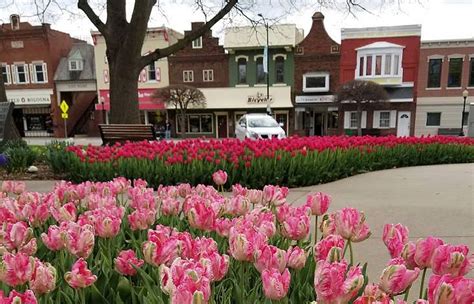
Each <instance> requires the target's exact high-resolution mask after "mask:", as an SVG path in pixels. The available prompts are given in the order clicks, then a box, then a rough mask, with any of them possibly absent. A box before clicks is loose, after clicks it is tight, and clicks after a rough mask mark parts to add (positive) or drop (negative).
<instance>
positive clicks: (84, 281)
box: [64, 258, 97, 289]
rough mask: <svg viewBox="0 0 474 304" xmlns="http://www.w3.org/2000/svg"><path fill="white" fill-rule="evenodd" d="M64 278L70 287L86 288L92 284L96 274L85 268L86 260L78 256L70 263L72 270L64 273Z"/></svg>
mask: <svg viewBox="0 0 474 304" xmlns="http://www.w3.org/2000/svg"><path fill="white" fill-rule="evenodd" d="M64 279H65V280H66V282H67V283H68V284H69V286H71V287H72V288H75V289H77V288H86V287H88V286H91V285H92V284H94V282H95V281H96V280H97V276H95V275H93V274H92V272H91V271H90V270H89V269H88V268H87V262H86V261H84V259H83V258H80V259H79V260H77V261H76V262H75V263H74V264H73V265H72V270H71V271H68V272H66V273H65V274H64Z"/></svg>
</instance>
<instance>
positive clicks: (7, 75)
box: [0, 62, 12, 85]
mask: <svg viewBox="0 0 474 304" xmlns="http://www.w3.org/2000/svg"><path fill="white" fill-rule="evenodd" d="M0 66H1V67H2V71H1V72H2V74H3V83H4V84H5V85H10V84H11V83H12V79H11V77H12V75H11V71H10V65H8V64H7V63H6V62H1V63H0ZM4 68H5V73H4V72H3V69H4Z"/></svg>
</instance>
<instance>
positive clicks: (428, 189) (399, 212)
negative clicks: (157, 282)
mask: <svg viewBox="0 0 474 304" xmlns="http://www.w3.org/2000/svg"><path fill="white" fill-rule="evenodd" d="M52 185H53V182H51V181H47V182H44V181H32V182H28V189H29V190H30V191H42V192H44V191H47V190H49V189H51V188H52ZM314 191H322V192H325V193H328V194H330V195H331V196H332V197H333V203H332V205H331V206H330V211H331V212H332V211H335V210H338V209H340V208H343V207H348V206H351V207H355V208H358V209H359V210H363V211H364V212H365V214H366V216H367V222H368V224H369V226H370V228H371V231H372V236H371V238H369V239H368V240H366V241H364V242H362V243H359V244H355V246H354V250H355V259H356V261H357V262H365V261H370V264H369V271H368V274H369V277H370V278H371V279H372V280H375V281H376V280H378V277H379V276H380V274H381V271H382V269H383V268H384V265H385V264H386V263H387V261H388V259H389V255H388V252H387V250H386V248H385V245H384V244H383V242H382V240H381V237H382V230H383V225H384V224H385V223H402V224H404V225H406V226H408V227H409V229H410V239H412V240H416V239H418V238H421V237H426V236H428V235H433V236H437V237H440V238H442V239H443V240H444V241H445V242H448V243H452V244H460V243H464V244H467V245H468V246H469V247H470V248H471V252H472V251H474V164H455V165H439V166H424V167H411V168H400V169H393V170H384V171H377V172H371V173H367V174H361V175H357V176H353V177H350V178H346V179H343V180H340V181H336V182H333V183H329V184H324V185H318V186H312V187H306V188H295V189H291V191H290V196H289V201H291V202H293V203H294V204H296V205H299V204H302V203H303V202H304V201H305V199H306V195H307V194H308V193H310V192H314ZM311 231H313V230H311ZM414 290H416V291H417V290H418V287H416V286H415V287H414Z"/></svg>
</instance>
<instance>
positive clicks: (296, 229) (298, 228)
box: [281, 207, 311, 241]
mask: <svg viewBox="0 0 474 304" xmlns="http://www.w3.org/2000/svg"><path fill="white" fill-rule="evenodd" d="M293 210H294V211H293V212H292V214H288V216H287V217H286V218H285V219H284V220H283V221H282V222H281V235H282V236H284V237H286V238H288V239H290V240H296V241H298V240H302V239H304V238H306V237H307V236H308V235H309V227H310V225H311V219H310V217H309V212H310V211H309V208H307V207H305V208H303V209H298V208H295V209H293ZM306 210H307V211H308V212H306Z"/></svg>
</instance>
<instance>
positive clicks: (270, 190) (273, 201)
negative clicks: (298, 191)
mask: <svg viewBox="0 0 474 304" xmlns="http://www.w3.org/2000/svg"><path fill="white" fill-rule="evenodd" d="M287 196H288V188H287V187H279V186H273V185H266V186H265V187H263V202H264V204H266V205H273V206H281V205H283V204H284V203H285V202H286V197H287Z"/></svg>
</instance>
